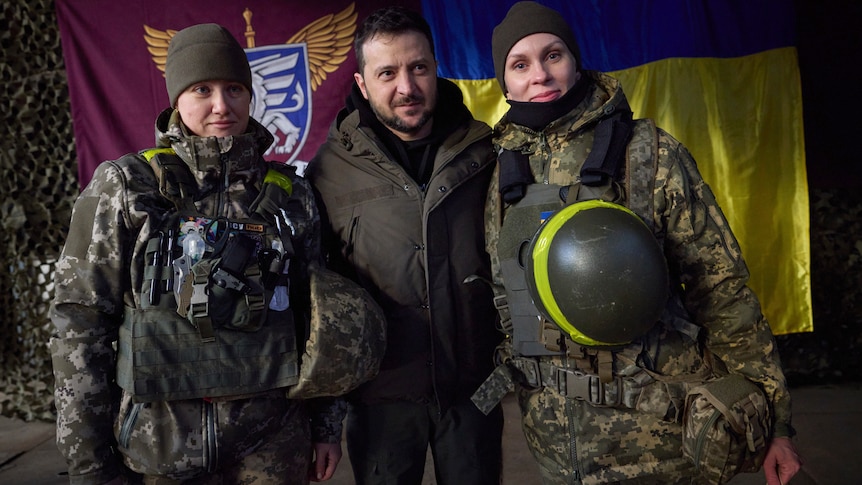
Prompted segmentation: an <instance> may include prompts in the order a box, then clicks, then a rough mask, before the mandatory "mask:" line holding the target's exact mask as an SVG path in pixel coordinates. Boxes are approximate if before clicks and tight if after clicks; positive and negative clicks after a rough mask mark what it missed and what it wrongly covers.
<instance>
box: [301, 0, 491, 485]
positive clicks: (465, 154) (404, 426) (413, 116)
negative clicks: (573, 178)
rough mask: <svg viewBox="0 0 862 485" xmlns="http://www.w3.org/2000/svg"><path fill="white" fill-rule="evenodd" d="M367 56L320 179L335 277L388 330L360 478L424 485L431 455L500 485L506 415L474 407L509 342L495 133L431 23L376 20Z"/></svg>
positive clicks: (353, 444) (316, 177)
mask: <svg viewBox="0 0 862 485" xmlns="http://www.w3.org/2000/svg"><path fill="white" fill-rule="evenodd" d="M355 49H356V57H357V60H358V65H359V72H358V73H356V74H355V75H354V77H355V80H356V83H355V84H354V86H353V90H352V92H351V94H350V96H349V97H348V99H347V105H346V107H345V109H344V110H342V111H341V113H340V114H339V115H338V117H337V119H336V120H335V122H334V123H333V125H332V127H331V130H330V133H329V137H328V140H327V142H326V143H325V144H324V145H323V146H322V147H321V148H320V150H319V152H318V153H317V155H316V156H315V158H314V159H313V160H312V161H311V162H310V164H309V167H308V177H309V178H310V179H311V181H312V184H313V186H314V187H315V189H316V190H317V191H318V192H319V195H320V198H321V200H322V202H323V204H322V205H321V206H322V207H324V206H325V211H326V213H327V216H328V223H329V227H328V229H329V232H330V236H331V237H330V238H329V243H330V244H331V247H330V253H331V254H330V258H331V260H330V265H331V266H332V267H335V268H338V267H340V268H341V270H342V271H343V272H344V273H345V274H349V275H351V276H352V277H354V278H356V280H357V281H358V282H359V283H360V284H362V286H364V287H365V288H366V289H368V290H369V291H370V293H371V294H372V295H374V296H375V298H376V299H377V301H378V302H379V303H380V305H381V306H382V307H383V309H384V312H385V314H386V317H387V325H388V331H387V333H388V336H387V352H386V356H385V357H384V361H383V364H382V366H381V370H380V374H379V375H378V377H377V378H376V379H374V380H372V381H371V382H369V383H367V384H365V385H363V386H362V387H360V388H359V389H357V391H355V392H354V393H352V394H351V395H350V396H349V400H350V407H349V412H348V419H347V449H348V452H349V453H350V460H351V463H352V465H353V470H354V476H355V478H356V482H357V483H359V484H366V483H409V484H418V483H421V481H422V476H423V471H424V468H425V456H426V453H427V449H428V446H429V444H430V446H431V450H432V452H433V456H434V462H435V463H434V468H435V472H436V477H437V483H440V484H454V483H458V484H469V483H472V484H476V483H489V484H490V483H494V484H496V483H499V479H500V476H499V473H500V461H501V444H500V442H501V433H502V422H503V418H502V412H501V410H500V408H499V407H497V408H496V409H495V410H494V411H493V412H492V413H491V414H490V415H488V416H483V415H482V414H481V413H480V412H478V411H477V409H476V408H475V407H474V406H473V405H472V403H471V402H470V401H469V397H470V395H471V394H472V393H473V391H475V390H476V388H477V387H478V386H479V384H481V382H482V381H483V380H484V378H485V377H487V375H488V374H489V373H490V372H491V371H492V369H493V362H492V355H493V350H494V348H495V346H496V345H497V343H498V342H499V341H500V337H499V334H497V335H495V333H496V331H495V319H496V315H495V309H494V306H493V296H492V292H491V288H490V287H489V286H488V285H487V284H484V283H482V282H480V281H479V278H481V279H485V280H488V279H489V278H490V262H489V256H488V254H487V252H486V251H485V249H484V240H483V203H484V194H485V192H486V190H487V187H488V184H489V180H490V177H491V172H492V171H493V166H494V157H493V154H492V151H491V143H490V136H491V130H490V128H488V126H486V125H485V124H483V123H481V122H479V121H476V120H474V119H473V117H472V116H471V114H470V112H469V111H468V110H467V108H466V107H465V106H464V103H463V99H462V95H461V93H460V91H459V90H458V88H457V87H456V86H455V85H454V84H452V83H451V82H449V81H446V80H443V79H438V78H437V75H436V62H435V58H434V51H433V41H432V39H431V33H430V28H429V27H428V24H427V23H426V22H425V20H424V19H423V18H422V17H421V16H420V15H419V14H417V13H415V12H412V11H409V10H406V9H403V8H399V7H392V8H385V9H382V10H379V11H377V12H375V13H373V14H372V15H371V16H370V17H369V18H368V19H367V20H366V21H365V22H364V23H363V24H362V25H361V26H360V27H359V30H358V32H357V35H356V42H355ZM322 210H323V209H322ZM324 230H325V231H326V229H324ZM474 275H475V276H477V277H479V278H470V277H471V276H474Z"/></svg>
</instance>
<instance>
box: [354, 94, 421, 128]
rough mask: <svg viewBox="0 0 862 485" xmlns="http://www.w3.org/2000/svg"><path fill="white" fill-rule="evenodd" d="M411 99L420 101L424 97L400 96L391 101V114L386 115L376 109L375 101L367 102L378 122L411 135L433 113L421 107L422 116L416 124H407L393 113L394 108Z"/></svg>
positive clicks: (411, 100)
mask: <svg viewBox="0 0 862 485" xmlns="http://www.w3.org/2000/svg"><path fill="white" fill-rule="evenodd" d="M413 101H420V102H421V101H425V98H423V97H405V98H401V99H399V100H397V101H395V102H393V103H392V105H393V106H392V108H393V110H392V111H393V112H392V116H386V115H384V114H383V113H381V112H380V110H379V109H377V105H376V103H372V102H369V104H370V105H371V110H372V111H373V112H374V115H375V116H377V119H379V120H380V122H381V123H383V124H384V125H386V126H387V127H388V128H389V129H391V130H395V131H397V132H400V133H406V134H408V135H412V134H414V133H417V132H418V131H419V130H421V129H422V127H424V126H425V125H426V124H427V123H428V121H430V120H431V117H432V116H433V115H434V113H433V112H432V111H431V110H428V109H423V111H422V117H421V118H419V121H417V122H416V124H415V125H413V126H409V125H407V123H406V122H405V121H404V120H403V119H402V118H401V117H400V116H398V115H397V114H395V109H394V108H397V107H399V106H402V105H404V104H407V103H410V102H413Z"/></svg>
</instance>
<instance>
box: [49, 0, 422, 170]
mask: <svg viewBox="0 0 862 485" xmlns="http://www.w3.org/2000/svg"><path fill="white" fill-rule="evenodd" d="M393 3H398V4H403V5H407V6H410V7H413V8H415V9H416V10H418V11H421V5H420V0H407V1H400V2H392V1H390V0H370V1H362V2H354V1H351V0H331V1H326V2H297V1H290V2H287V1H284V0H256V1H254V2H247V3H239V2H235V1H232V0H184V1H182V2H176V1H168V0H134V1H123V2H117V1H115V0H57V1H56V10H57V19H58V21H59V25H60V38H61V42H62V47H63V58H64V60H65V64H66V73H67V76H68V82H69V98H70V102H71V108H72V122H73V123H74V133H75V146H76V150H77V154H78V163H79V165H78V175H79V183H80V185H81V186H82V187H83V186H85V185H86V184H87V183H88V182H89V180H90V178H91V176H92V173H93V170H94V169H95V168H96V165H98V164H99V163H101V162H102V161H104V160H112V159H116V158H118V157H120V156H122V155H124V154H126V153H129V152H135V151H138V150H141V149H144V148H149V147H153V146H155V125H154V123H155V119H156V116H157V115H158V114H159V112H161V111H162V110H163V109H165V108H168V107H169V100H168V95H167V92H166V89H165V80H164V65H165V56H166V54H167V45H168V43H169V42H170V38H171V37H172V36H173V34H174V33H176V31H178V30H181V29H183V28H185V27H188V26H190V25H194V24H199V23H206V22H215V23H218V24H221V25H223V26H224V27H225V28H227V29H228V30H229V31H230V32H231V33H233V34H234V36H235V37H236V39H237V40H238V41H239V42H240V44H241V45H242V46H243V47H245V50H246V54H247V55H248V57H249V63H250V65H251V66H252V78H253V87H254V98H253V100H252V109H251V113H252V116H253V117H254V118H255V119H256V120H258V121H260V122H261V123H262V124H263V125H264V126H266V127H267V128H269V130H270V131H271V132H272V133H273V135H274V136H275V139H276V142H275V143H274V144H273V146H272V148H271V149H270V151H269V152H267V153H266V155H265V157H266V158H267V159H268V160H278V161H282V162H288V163H301V162H306V161H308V160H309V159H310V158H311V157H312V156H313V155H314V153H315V152H316V151H317V147H318V146H319V145H320V144H321V143H322V142H323V141H324V140H325V138H326V133H327V130H328V129H329V125H330V124H331V122H332V120H333V119H334V118H335V116H336V114H337V113H338V110H339V109H341V108H342V107H343V105H344V100H345V98H346V96H347V95H348V93H349V89H350V85H351V84H352V83H353V73H354V72H356V58H355V56H354V53H353V36H354V33H355V31H356V28H357V26H358V24H359V22H361V21H362V20H363V19H364V18H365V17H367V16H368V14H370V13H371V12H372V11H373V10H375V9H377V8H379V7H381V6H384V5H391V4H393Z"/></svg>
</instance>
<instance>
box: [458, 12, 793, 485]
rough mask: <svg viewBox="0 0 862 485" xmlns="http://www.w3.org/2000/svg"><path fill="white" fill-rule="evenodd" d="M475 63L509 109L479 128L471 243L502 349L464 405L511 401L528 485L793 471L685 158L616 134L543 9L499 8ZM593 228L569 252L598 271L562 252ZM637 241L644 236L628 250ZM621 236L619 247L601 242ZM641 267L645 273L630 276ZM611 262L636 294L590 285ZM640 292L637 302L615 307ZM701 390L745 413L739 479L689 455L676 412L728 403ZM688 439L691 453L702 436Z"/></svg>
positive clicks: (756, 313) (786, 437) (764, 368)
mask: <svg viewBox="0 0 862 485" xmlns="http://www.w3.org/2000/svg"><path fill="white" fill-rule="evenodd" d="M492 50H493V60H494V69H495V72H496V75H497V80H498V81H499V83H500V86H501V87H502V89H503V92H504V94H505V96H506V99H507V101H508V103H509V104H510V106H511V107H510V108H509V111H508V112H507V114H506V115H505V116H504V117H503V118H502V119H501V120H500V122H499V123H498V125H497V126H496V128H495V138H494V143H495V148H496V149H497V152H498V153H499V159H498V167H497V176H495V178H494V179H493V182H492V187H491V188H490V191H489V196H488V197H489V198H488V206H487V214H486V216H487V217H486V219H487V228H486V233H487V244H488V250H489V252H490V253H491V255H492V261H493V264H494V279H495V281H494V282H495V283H496V284H497V285H500V286H499V287H501V288H502V287H505V290H504V291H502V290H501V291H499V296H500V299H501V301H502V300H505V303H504V304H501V305H499V307H500V310H501V317H502V319H503V324H504V328H505V330H506V331H507V334H508V335H510V336H511V337H510V338H509V339H508V340H507V342H506V343H505V344H504V346H502V347H501V348H500V352H499V357H500V360H501V361H503V362H504V365H502V366H500V367H498V369H497V371H495V374H494V375H492V377H491V378H489V381H488V382H486V385H485V386H484V387H483V388H482V389H480V391H479V392H478V393H477V394H476V395H475V396H474V401H475V402H476V403H477V405H479V406H480V408H484V407H486V406H488V405H489V403H492V402H494V401H495V400H496V399H498V398H499V397H500V396H501V395H502V394H503V393H504V392H505V391H506V390H507V389H512V388H513V387H514V389H515V390H516V393H517V396H518V400H519V403H520V407H521V412H522V418H523V419H522V426H523V430H524V433H525V435H526V437H527V442H528V445H529V447H530V449H531V451H532V454H533V455H534V456H535V458H536V460H537V461H538V463H539V468H540V471H541V474H542V479H543V482H544V483H561V484H562V483H566V484H568V483H585V484H586V483H591V484H592V483H611V482H613V483H616V482H625V483H662V484H664V483H703V482H704V481H706V482H709V483H724V482H726V481H727V480H729V479H730V478H731V477H732V476H733V474H735V473H737V472H740V471H753V470H754V469H756V468H757V467H758V466H760V465H761V463H762V466H763V468H764V471H765V475H766V479H767V482H768V483H769V484H770V485H778V484H784V483H787V482H788V480H790V478H791V477H792V476H793V475H794V474H795V473H796V472H797V471H798V470H799V469H800V467H801V460H800V457H799V456H798V454H797V452H796V450H795V447H794V445H793V444H792V442H791V440H790V437H791V436H792V434H793V430H792V428H791V425H790V396H789V393H788V390H787V386H786V382H785V379H784V375H783V371H782V369H781V365H780V362H779V357H778V353H777V351H776V348H775V342H774V339H773V336H772V333H771V331H770V328H769V326H768V324H767V321H766V319H765V318H764V316H763V315H762V314H761V310H760V305H759V302H758V300H757V298H756V296H755V295H754V294H753V292H752V291H751V289H750V288H749V287H748V286H747V284H746V283H747V280H748V270H747V267H746V265H745V263H744V261H743V259H742V257H741V254H740V248H739V246H738V244H737V242H736V240H735V238H734V236H733V234H732V233H731V231H730V229H729V226H728V223H727V221H726V220H725V218H724V216H723V215H722V212H721V210H720V209H719V207H718V205H717V203H716V201H715V198H714V196H713V194H712V192H711V191H710V189H709V187H708V186H707V185H706V184H705V183H704V181H703V180H702V178H701V176H700V174H699V173H698V170H697V167H696V165H695V162H694V160H693V158H692V157H691V155H690V154H689V152H688V150H687V149H686V148H685V147H684V146H682V145H681V144H680V143H679V142H678V141H677V140H675V139H674V138H673V137H671V136H670V135H669V134H667V133H666V132H664V131H663V130H661V129H656V128H655V126H654V124H653V123H652V122H651V121H650V120H632V117H631V111H630V109H629V107H628V103H627V101H626V99H625V95H624V94H623V92H622V89H621V87H620V84H619V82H618V81H617V80H616V79H613V78H611V77H609V76H607V75H605V74H602V73H599V72H594V71H586V70H583V69H582V65H581V59H580V52H579V49H578V45H577V42H576V40H575V37H574V35H573V33H572V31H571V30H570V28H569V26H568V25H567V24H566V22H565V20H564V19H563V18H562V16H561V15H560V14H559V13H558V12H556V11H554V10H552V9H549V8H547V7H544V6H541V5H539V4H537V3H534V2H519V3H517V4H515V5H514V6H513V7H512V8H511V9H510V10H509V12H508V14H507V16H506V17H505V19H504V20H503V21H502V22H501V23H500V24H499V25H498V26H497V27H496V28H495V29H494V33H493V39H492ZM627 149H628V150H627ZM599 209H601V210H604V211H605V212H600V211H599ZM549 214H551V215H549ZM599 214H608V215H613V217H607V218H606V217H603V216H602V217H598V222H597V221H596V219H597V217H595V216H596V215H599ZM588 216H589V217H588ZM635 216H636V217H635ZM545 219H547V222H546V223H545V225H543V226H541V229H539V228H540V225H541V224H542V222H543V220H545ZM617 220H619V222H617ZM632 220H634V221H635V222H636V223H635V224H634V225H633V226H631V224H629V223H630V222H631V221H632ZM616 224H619V225H616ZM630 226H631V227H632V229H631V230H630V229H628V227H630ZM609 227H610V229H612V230H613V231H612V232H613V234H604V235H603V236H602V237H606V238H607V239H606V241H605V242H604V243H601V244H598V245H594V246H592V247H589V248H587V249H588V250H589V251H593V253H597V254H599V256H601V257H592V256H593V253H590V254H589V255H588V257H586V258H583V257H582V256H583V255H578V254H575V253H577V252H578V251H581V250H583V249H584V248H583V247H581V246H579V244H580V242H581V241H582V240H587V239H595V238H580V237H576V236H577V235H578V234H591V231H592V233H596V232H597V231H599V232H600V231H607V230H608V228H609ZM537 230H538V233H537ZM643 231H647V233H648V235H650V236H653V235H654V237H647V238H646V239H643V238H640V239H638V238H639V237H640V236H638V237H637V238H636V237H632V236H631V235H632V234H635V233H637V234H642V233H643ZM534 235H535V236H534ZM573 235H575V236H573ZM531 238H532V243H531V244H530V245H529V246H528V245H525V244H523V241H527V240H530V239H531ZM624 238H630V239H629V240H626V241H623V242H625V243H626V244H629V247H628V249H626V244H617V243H618V242H620V240H621V239H624ZM618 248H622V249H621V250H620V252H619V253H617V254H601V253H602V252H603V251H604V252H608V251H614V250H616V249H618ZM653 249H657V251H653ZM651 251H652V252H651ZM649 254H652V255H653V256H650V257H652V259H651V260H650V261H649V263H650V264H652V266H653V267H658V268H660V269H661V270H660V271H653V272H649V271H646V272H645V271H644V270H643V267H644V266H649V265H640V264H638V263H637V259H636V258H635V257H646V256H644V255H649ZM579 258H581V259H579ZM626 258H629V259H630V261H629V263H630V266H629V267H628V268H623V269H622V270H619V274H622V273H625V272H633V273H636V274H638V275H640V276H639V278H638V279H636V280H633V281H631V282H630V283H631V284H622V283H621V284H618V285H613V284H608V283H607V280H602V279H601V278H600V276H602V273H604V272H607V271H617V269H614V268H613V265H612V264H610V263H609V265H607V266H603V265H604V264H605V260H608V261H610V262H611V263H614V264H616V263H619V260H621V259H622V260H626ZM632 258H634V259H632ZM573 261H575V262H576V263H577V264H575V263H573ZM656 262H658V263H659V264H658V265H655V264H653V263H656ZM623 263H624V264H629V263H626V262H625V261H623ZM567 265H568V266H567ZM524 268H526V269H524ZM561 268H562V270H561ZM591 272H592V274H591ZM566 278H568V280H567V279H566ZM621 281H622V279H621ZM591 285H592V286H593V287H590V286H591ZM561 287H562V289H561ZM596 287H597V288H596ZM596 289H598V290H599V291H597V292H595V293H589V292H590V291H592V290H596ZM525 294H527V295H528V296H529V297H528V298H527V297H525V296H524V295H525ZM642 294H649V295H650V298H649V299H651V300H653V302H654V303H653V304H650V303H649V301H645V302H639V303H637V304H635V305H631V302H632V301H633V300H636V299H637V297H638V296H640V295H642ZM533 302H534V303H533ZM525 315H526V316H525ZM537 316H538V317H539V318H536V317H537ZM536 322H542V323H540V324H537V323H536ZM716 383H718V387H720V388H722V389H732V390H733V391H734V392H736V391H739V390H744V392H741V393H739V392H737V394H739V395H740V396H742V395H744V398H740V399H738V400H736V401H733V403H737V402H745V403H748V404H751V406H750V409H751V410H752V411H751V412H750V413H749V414H745V417H744V419H745V422H746V423H749V426H748V431H746V430H745V429H743V430H742V435H743V436H742V438H740V440H741V442H742V444H741V445H739V446H737V447H736V448H734V449H741V450H742V451H740V453H741V454H740V456H742V458H741V459H740V462H741V463H742V465H739V463H738V462H736V461H735V457H733V456H731V457H727V456H724V457H721V456H718V457H716V456H714V455H709V456H700V455H698V454H697V451H698V450H694V449H693V448H692V447H691V446H689V445H690V444H691V442H692V440H693V439H695V438H696V436H695V435H696V433H698V432H700V429H699V428H698V427H697V426H698V421H697V418H698V417H699V415H698V412H699V410H701V409H702V408H701V407H699V406H700V405H692V403H706V402H708V399H707V398H706V397H704V396H709V397H713V396H719V398H720V399H719V401H721V399H723V398H726V397H727V396H729V395H730V394H733V392H731V393H727V392H718V391H717V389H718V387H716V385H715V384H716ZM728 383H729V384H728ZM734 396H735V395H734ZM697 399H701V400H697ZM733 399H736V397H734V398H733ZM722 402H723V401H722ZM686 403H689V405H688V406H686ZM733 409H736V408H733ZM746 409H748V408H746ZM729 414H732V413H729ZM722 416H724V415H722ZM734 416H735V415H734ZM722 419H724V418H722ZM727 419H730V418H727ZM746 433H747V436H746ZM704 436H706V437H705V438H702V439H701V444H704V443H705V444H706V448H707V449H709V448H710V445H711V444H712V443H713V442H714V441H715V440H716V439H717V438H715V437H714V435H710V434H709V433H708V432H707V434H706V435H704ZM732 439H736V438H732ZM746 439H747V440H748V441H750V442H751V447H750V449H748V447H747V446H746V444H745V443H744V442H745V441H746ZM711 440H712V441H711ZM709 453H714V452H712V451H710V452H709ZM726 454H727V453H726V450H725V455H726ZM722 460H723V461H722ZM719 461H720V462H721V463H720V464H716V463H718V462H719ZM725 462H734V464H732V465H730V466H724V465H723V464H724V463H725Z"/></svg>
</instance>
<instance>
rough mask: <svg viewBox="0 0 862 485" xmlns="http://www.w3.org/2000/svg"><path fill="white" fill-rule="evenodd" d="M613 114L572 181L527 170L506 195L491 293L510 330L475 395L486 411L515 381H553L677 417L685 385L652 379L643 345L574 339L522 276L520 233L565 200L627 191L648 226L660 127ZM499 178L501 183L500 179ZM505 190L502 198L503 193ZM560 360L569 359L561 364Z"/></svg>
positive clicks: (526, 235) (628, 202)
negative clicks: (498, 276) (560, 182)
mask: <svg viewBox="0 0 862 485" xmlns="http://www.w3.org/2000/svg"><path fill="white" fill-rule="evenodd" d="M618 114H619V116H616V117H611V119H609V120H607V121H608V123H606V124H605V127H604V128H603V127H602V124H601V123H600V124H599V126H597V128H596V134H595V140H594V144H593V150H592V151H591V154H590V157H588V158H587V160H586V161H585V163H584V165H583V167H582V169H581V176H580V179H579V180H578V181H577V183H575V184H573V185H570V186H565V187H562V186H556V185H548V184H535V183H532V178H530V179H529V183H528V184H524V185H523V186H522V187H521V188H520V189H517V190H516V191H515V192H519V194H518V195H517V200H509V201H508V202H509V204H511V205H510V207H509V208H508V209H507V212H506V215H505V218H504V222H503V226H502V227H501V230H500V241H499V244H498V248H497V249H498V255H499V258H500V269H501V272H502V276H503V280H504V282H505V288H496V289H495V292H496V300H495V301H496V304H497V308H498V310H499V312H500V317H501V326H502V329H503V331H504V332H505V333H506V334H507V335H509V338H508V339H507V340H506V342H504V344H503V345H501V346H500V347H499V348H498V353H497V361H498V363H499V364H500V365H498V367H497V368H496V369H495V371H494V373H492V375H491V376H490V377H489V378H488V379H487V380H486V382H485V383H484V384H483V385H482V386H481V387H480V388H479V389H478V390H477V391H476V393H475V394H474V395H473V397H472V400H473V402H474V403H475V404H476V405H477V406H478V407H479V409H480V410H482V411H483V412H486V413H487V412H490V410H491V409H493V407H494V406H495V405H496V404H497V403H498V402H499V401H500V400H501V399H502V397H503V396H504V395H505V394H506V393H507V392H509V391H511V390H513V389H514V383H515V382H519V383H520V384H521V385H523V386H526V387H528V388H529V387H532V388H537V387H552V388H554V389H556V390H557V391H558V392H559V393H560V394H562V395H564V396H566V397H568V398H571V399H576V400H583V401H586V402H588V403H589V404H591V405H594V406H600V407H625V408H632V409H634V408H638V409H641V407H643V406H644V404H643V403H647V404H649V408H646V407H644V408H643V409H642V410H643V411H647V412H650V413H652V414H655V415H658V416H659V417H661V418H666V419H670V420H674V419H676V418H677V417H678V414H679V410H680V409H681V407H682V406H681V403H682V401H683V400H684V396H685V388H684V387H682V386H680V387H679V388H676V387H674V386H668V385H665V384H666V383H665V382H659V381H658V380H657V378H659V377H660V376H657V375H655V374H654V373H653V372H651V371H648V370H646V369H643V368H641V367H639V361H640V355H639V354H640V352H641V346H640V345H638V343H637V341H636V342H635V343H632V344H628V345H608V346H585V345H579V344H577V343H575V342H573V341H572V340H571V339H570V338H569V337H568V336H567V335H566V333H565V332H563V331H561V329H560V328H559V327H558V326H557V325H555V324H554V323H553V322H550V321H548V319H547V318H544V316H543V315H542V313H541V312H540V311H539V310H538V309H537V307H536V305H535V304H534V302H533V298H532V297H531V295H530V292H529V288H528V285H527V281H526V278H525V277H524V257H525V255H524V254H523V248H524V247H525V245H524V241H525V239H527V240H529V239H530V238H531V237H532V236H533V235H534V234H535V231H536V229H537V228H538V226H539V224H540V223H541V221H542V220H543V219H544V218H545V217H546V215H547V214H550V213H553V212H556V211H560V210H561V209H563V208H564V207H566V205H568V204H570V203H574V202H577V201H585V200H593V199H599V200H605V201H608V202H614V203H620V201H621V200H623V199H624V200H625V206H626V207H627V208H628V209H629V210H630V211H631V212H633V213H634V214H636V215H637V216H639V218H640V219H642V220H643V222H644V223H646V224H647V226H648V227H649V228H650V229H651V230H652V229H653V227H652V220H653V184H654V180H655V172H656V164H657V161H658V136H657V130H656V127H655V124H654V123H653V122H652V121H651V120H638V121H637V122H634V121H632V120H631V113H630V112H628V113H618ZM501 164H502V160H501ZM502 169H503V167H502V165H501V170H502ZM620 174H624V178H620ZM500 185H501V187H505V186H506V184H504V183H503V181H502V180H501V184H500ZM624 191H625V193H623V192H624ZM503 197H504V200H505V198H506V194H503ZM513 209H514V210H513ZM651 333H652V332H651ZM560 362H563V363H565V362H572V363H574V366H573V367H561V366H560ZM615 367H616V369H615ZM620 369H625V370H624V371H623V372H619V370H620ZM669 392H670V393H671V394H673V395H670V394H669Z"/></svg>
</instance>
